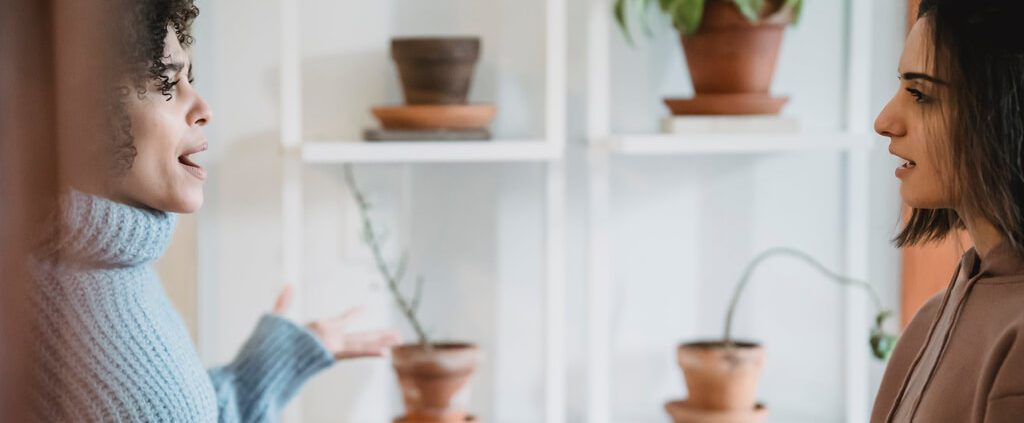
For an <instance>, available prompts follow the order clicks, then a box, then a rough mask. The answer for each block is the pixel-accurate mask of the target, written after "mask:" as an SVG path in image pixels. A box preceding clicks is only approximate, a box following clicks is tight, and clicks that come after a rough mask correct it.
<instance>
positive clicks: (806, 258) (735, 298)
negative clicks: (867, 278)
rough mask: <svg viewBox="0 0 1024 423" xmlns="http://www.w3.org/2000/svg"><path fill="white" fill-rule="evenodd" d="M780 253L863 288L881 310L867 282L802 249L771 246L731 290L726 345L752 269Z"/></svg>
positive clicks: (826, 274) (875, 295)
mask: <svg viewBox="0 0 1024 423" xmlns="http://www.w3.org/2000/svg"><path fill="white" fill-rule="evenodd" d="M780 255H786V256H790V257H794V258H797V259H799V260H801V261H803V262H805V263H807V264H809V265H811V267H813V268H815V269H817V270H818V271H820V272H821V273H823V274H825V276H828V277H829V278H831V279H832V280H833V281H835V282H838V283H840V284H842V285H850V286H856V287H859V288H862V289H864V290H865V291H867V292H868V295H869V296H870V297H871V300H872V301H873V302H874V303H875V307H876V308H877V309H878V311H879V312H881V311H883V308H882V300H881V299H880V298H879V296H878V293H876V292H875V289H874V288H873V287H872V286H871V285H870V284H868V283H867V282H864V281H860V280H857V279H852V278H848V277H846V276H843V275H840V274H837V273H835V272H833V271H831V270H829V269H828V268H826V267H825V266H824V265H822V264H821V263H820V262H818V261H817V260H815V259H814V258H813V257H811V256H810V255H808V254H806V253H804V252H802V251H799V250H796V249H792V248H786V247H777V248H772V249H769V250H767V251H765V252H763V253H761V254H759V255H758V256H757V257H756V258H755V259H754V260H753V261H751V262H750V264H749V265H748V266H747V268H746V270H744V272H743V276H742V277H740V282H739V284H738V285H737V286H736V291H734V292H733V295H732V300H731V301H729V310H728V311H727V312H726V316H725V337H724V338H723V339H724V341H725V344H726V345H727V346H728V345H731V344H732V319H733V316H734V315H735V313H736V305H737V304H738V303H739V301H740V295H741V294H743V289H744V288H746V286H747V284H748V283H749V282H750V276H751V275H752V274H753V273H754V270H756V269H757V267H758V265H760V264H761V263H762V262H764V261H765V260H767V259H769V258H771V257H773V256H780Z"/></svg>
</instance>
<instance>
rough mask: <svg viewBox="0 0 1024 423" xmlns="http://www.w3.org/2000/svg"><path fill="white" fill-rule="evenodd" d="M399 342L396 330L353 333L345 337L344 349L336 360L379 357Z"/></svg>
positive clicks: (400, 340)
mask: <svg viewBox="0 0 1024 423" xmlns="http://www.w3.org/2000/svg"><path fill="white" fill-rule="evenodd" d="M401 342H402V339H401V335H400V334H399V333H398V331H396V330H381V331H371V332H360V333H353V334H349V335H347V336H346V337H345V342H344V344H345V349H344V351H341V352H340V353H338V354H337V358H339V359H351V358H362V357H381V356H383V355H384V354H385V353H386V352H387V351H388V350H390V349H391V347H394V346H397V345H399V344H401Z"/></svg>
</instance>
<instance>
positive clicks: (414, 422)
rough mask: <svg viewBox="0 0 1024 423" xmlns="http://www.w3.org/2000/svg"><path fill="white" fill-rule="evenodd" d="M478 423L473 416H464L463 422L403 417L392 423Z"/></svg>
mask: <svg viewBox="0 0 1024 423" xmlns="http://www.w3.org/2000/svg"><path fill="white" fill-rule="evenodd" d="M470 422H472V423H480V420H478V419H477V418H476V417H475V416H466V418H465V419H463V420H458V419H440V420H423V419H410V418H407V417H405V416H402V417H399V418H397V419H395V421H394V423H470Z"/></svg>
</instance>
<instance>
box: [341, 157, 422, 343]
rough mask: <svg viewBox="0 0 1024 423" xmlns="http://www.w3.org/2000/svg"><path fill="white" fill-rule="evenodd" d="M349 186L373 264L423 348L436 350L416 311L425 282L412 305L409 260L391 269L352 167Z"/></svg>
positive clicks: (347, 170) (347, 172)
mask: <svg viewBox="0 0 1024 423" xmlns="http://www.w3.org/2000/svg"><path fill="white" fill-rule="evenodd" d="M345 182H346V183H347V184H348V187H349V192H351V193H352V199H353V200H354V201H355V202H356V205H358V206H359V215H360V217H361V219H362V225H363V234H364V239H365V241H366V245H367V246H368V247H369V248H370V252H371V253H372V254H373V260H374V262H375V263H376V265H377V271H378V272H380V275H381V276H382V277H383V278H384V281H385V283H386V285H387V287H388V290H389V291H390V292H391V296H392V297H393V298H394V299H395V303H397V304H398V308H399V310H400V311H401V312H402V314H403V315H404V316H405V318H406V320H408V321H409V324H410V325H412V328H413V330H415V331H416V336H417V337H418V338H419V343H420V346H422V347H423V348H424V349H425V350H427V351H428V352H429V351H431V350H432V349H433V346H432V345H431V343H430V339H429V337H428V336H427V332H426V331H425V330H423V325H421V324H420V321H419V318H418V317H417V316H416V308H417V307H418V306H419V296H420V293H419V291H420V287H419V286H421V285H422V282H419V283H418V286H417V289H416V291H417V292H416V296H415V297H414V298H413V299H412V301H413V303H412V304H410V303H409V301H408V300H406V298H405V297H404V296H403V295H402V292H401V290H400V289H399V284H400V283H401V279H402V278H403V277H404V275H405V268H406V262H407V256H406V255H403V258H402V262H401V263H400V264H399V269H397V270H396V271H392V270H391V268H390V266H388V263H387V260H385V259H384V253H383V252H382V248H381V245H380V242H379V237H378V235H377V229H376V228H375V227H374V225H373V221H372V220H371V219H370V203H369V201H367V200H366V195H365V194H363V192H362V191H361V190H360V188H359V185H358V184H357V182H356V176H355V172H354V171H353V170H352V166H349V165H346V166H345Z"/></svg>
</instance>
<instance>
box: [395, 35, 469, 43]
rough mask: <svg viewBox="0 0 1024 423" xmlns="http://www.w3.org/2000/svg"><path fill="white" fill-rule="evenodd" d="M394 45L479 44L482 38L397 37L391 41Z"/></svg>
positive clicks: (456, 36) (449, 36)
mask: <svg viewBox="0 0 1024 423" xmlns="http://www.w3.org/2000/svg"><path fill="white" fill-rule="evenodd" d="M391 42H392V43H451V42H455V43H467V42H468V43H478V42H480V37H477V36H474V35H466V36H459V35H445V36H429V35H426V36H410V37H395V38H392V39H391Z"/></svg>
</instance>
